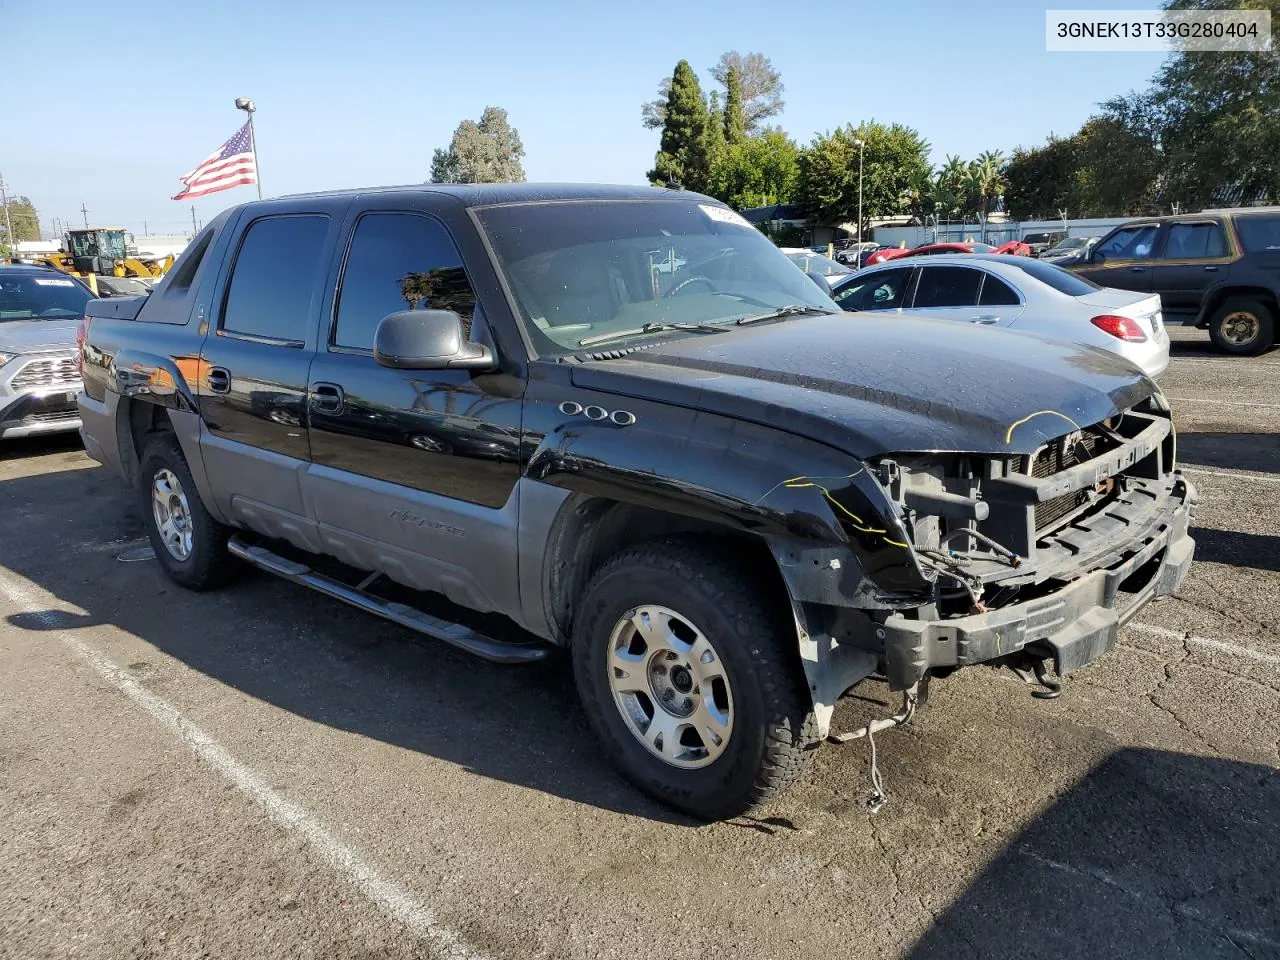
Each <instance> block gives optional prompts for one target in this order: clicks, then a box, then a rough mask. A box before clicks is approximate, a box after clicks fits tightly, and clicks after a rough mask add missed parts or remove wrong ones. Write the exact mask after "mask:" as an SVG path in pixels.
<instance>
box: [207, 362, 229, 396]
mask: <svg viewBox="0 0 1280 960" xmlns="http://www.w3.org/2000/svg"><path fill="white" fill-rule="evenodd" d="M208 383H209V390H210V391H211V392H213V393H230V392H231V371H230V370H228V369H227V368H226V367H210V368H209V377H208Z"/></svg>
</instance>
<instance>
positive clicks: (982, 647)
mask: <svg viewBox="0 0 1280 960" xmlns="http://www.w3.org/2000/svg"><path fill="white" fill-rule="evenodd" d="M1194 503H1195V489H1194V487H1192V486H1191V485H1190V484H1189V483H1188V482H1186V481H1185V480H1181V481H1179V482H1178V483H1176V484H1175V485H1174V488H1173V492H1171V493H1170V495H1169V496H1168V498H1167V499H1166V502H1165V503H1164V504H1162V505H1161V509H1160V512H1159V514H1158V516H1157V518H1156V520H1155V522H1153V523H1151V524H1150V525H1149V526H1147V528H1146V530H1147V533H1146V534H1144V535H1141V536H1139V537H1136V538H1135V539H1134V540H1133V541H1131V542H1130V543H1129V544H1128V545H1127V546H1126V547H1125V549H1124V550H1123V551H1121V553H1120V555H1119V556H1118V557H1115V558H1112V559H1111V561H1110V562H1106V561H1104V563H1103V564H1101V565H1099V566H1098V567H1097V568H1095V569H1093V570H1090V571H1088V572H1085V573H1083V574H1082V575H1080V576H1078V577H1077V578H1075V579H1072V580H1070V581H1069V582H1066V583H1064V584H1063V585H1062V586H1060V587H1058V588H1057V589H1055V590H1053V591H1051V592H1048V593H1045V594H1043V595H1041V596H1038V597H1036V598H1034V599H1030V600H1027V601H1025V602H1022V603H1012V604H1010V605H1008V606H1005V607H1001V608H999V609H996V610H991V611H988V612H985V613H973V614H970V615H968V616H962V617H954V618H951V619H946V620H924V619H911V618H910V617H908V616H906V615H903V614H901V613H896V614H892V615H890V616H889V617H888V618H887V619H886V620H885V623H884V625H883V627H882V628H881V629H882V630H883V637H882V638H880V637H879V636H878V637H877V638H878V639H882V641H883V657H884V664H885V671H886V674H887V676H888V679H889V683H890V685H891V686H892V687H893V688H894V689H906V688H907V687H909V686H911V685H912V684H913V683H915V682H917V681H918V680H920V679H922V678H923V677H924V676H925V675H926V674H927V673H929V672H930V671H932V670H937V669H947V668H954V667H962V666H969V665H972V664H976V663H984V662H988V661H992V660H998V659H1000V658H1002V657H1007V656H1009V655H1011V654H1016V653H1019V652H1020V651H1027V652H1029V653H1031V654H1033V655H1035V656H1041V657H1047V658H1052V659H1053V660H1054V664H1055V667H1056V669H1057V671H1058V673H1059V674H1065V673H1070V672H1071V671H1073V670H1077V669H1079V668H1080V667H1083V666H1084V665H1085V664H1087V663H1089V662H1090V661H1091V660H1093V659H1095V658H1096V657H1098V656H1100V655H1101V654H1103V653H1105V652H1107V651H1108V650H1110V649H1111V648H1112V647H1113V646H1115V642H1116V635H1117V633H1118V631H1119V629H1120V627H1121V626H1123V625H1124V624H1125V623H1126V622H1128V621H1129V620H1130V619H1131V618H1133V617H1134V616H1135V615H1136V614H1137V613H1138V611H1139V610H1141V609H1142V608H1143V607H1144V606H1145V605H1146V604H1147V603H1148V602H1150V601H1151V600H1153V599H1155V598H1156V597H1163V596H1168V595H1170V594H1172V593H1173V592H1174V591H1175V590H1177V589H1178V587H1179V586H1180V585H1181V583H1182V581H1183V580H1184V579H1185V577H1186V575H1187V571H1188V570H1189V569H1190V567H1191V560H1192V557H1193V556H1194V554H1195V541H1194V540H1193V539H1192V538H1191V536H1190V534H1189V532H1188V527H1189V525H1190V520H1191V514H1192V507H1193V505H1194ZM877 634H879V631H877Z"/></svg>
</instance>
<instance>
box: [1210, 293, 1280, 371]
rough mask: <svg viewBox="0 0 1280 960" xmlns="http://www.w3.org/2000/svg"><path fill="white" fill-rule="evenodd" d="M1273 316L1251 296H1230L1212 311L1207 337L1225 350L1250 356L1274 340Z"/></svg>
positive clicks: (1237, 354)
mask: <svg viewBox="0 0 1280 960" xmlns="http://www.w3.org/2000/svg"><path fill="white" fill-rule="evenodd" d="M1275 330H1276V328H1275V317H1274V316H1272V313H1271V311H1270V310H1269V309H1268V308H1267V306H1266V304H1264V303H1262V302H1261V301H1259V300H1255V299H1253V298H1252V297H1232V298H1230V299H1229V300H1227V301H1226V302H1225V303H1223V304H1222V306H1220V307H1219V308H1218V309H1217V310H1215V311H1214V312H1213V317H1212V318H1211V319H1210V320H1209V339H1210V340H1212V341H1213V345H1214V346H1215V347H1217V348H1218V349H1219V350H1221V351H1222V352H1224V353H1233V354H1235V355H1236V356H1241V357H1251V356H1254V355H1256V354H1259V353H1262V351H1264V350H1266V349H1267V348H1268V347H1270V346H1271V345H1272V344H1273V343H1274V342H1275Z"/></svg>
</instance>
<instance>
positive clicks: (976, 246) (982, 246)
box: [968, 243, 995, 253]
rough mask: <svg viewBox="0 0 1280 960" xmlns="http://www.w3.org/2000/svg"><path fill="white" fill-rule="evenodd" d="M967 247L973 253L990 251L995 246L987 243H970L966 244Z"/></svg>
mask: <svg viewBox="0 0 1280 960" xmlns="http://www.w3.org/2000/svg"><path fill="white" fill-rule="evenodd" d="M968 247H969V249H970V250H972V251H973V252H974V253H990V252H991V251H992V250H994V249H995V247H993V246H992V245H991V244H989V243H970V244H968Z"/></svg>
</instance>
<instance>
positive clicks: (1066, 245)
mask: <svg viewBox="0 0 1280 960" xmlns="http://www.w3.org/2000/svg"><path fill="white" fill-rule="evenodd" d="M1088 245H1089V238H1088V237H1068V238H1067V239H1066V240H1063V241H1062V242H1061V243H1060V244H1058V245H1057V246H1056V247H1054V248H1053V249H1052V250H1050V251H1049V252H1050V253H1054V252H1058V251H1063V252H1065V251H1067V250H1079V249H1081V248H1082V247H1087V246H1088Z"/></svg>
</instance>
